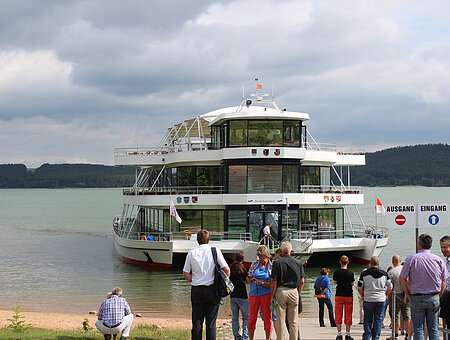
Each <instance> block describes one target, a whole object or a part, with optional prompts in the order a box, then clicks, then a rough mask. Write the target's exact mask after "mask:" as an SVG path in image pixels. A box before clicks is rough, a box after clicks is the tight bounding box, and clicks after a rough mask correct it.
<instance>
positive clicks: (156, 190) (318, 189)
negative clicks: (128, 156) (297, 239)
mask: <svg viewBox="0 0 450 340" xmlns="http://www.w3.org/2000/svg"><path fill="white" fill-rule="evenodd" d="M225 193H226V192H225V187H224V186H179V187H153V188H152V189H151V190H150V188H127V189H123V194H124V195H183V194H184V195H204V194H225ZM276 193H279V192H267V194H276ZM292 193H293V192H285V194H292ZM298 193H300V194H334V195H335V194H360V193H362V187H360V186H346V187H344V186H331V185H303V186H302V187H301V188H300V190H299V192H298ZM252 194H261V192H253V193H252ZM329 199H330V200H338V198H337V197H333V198H331V197H330V198H329Z"/></svg>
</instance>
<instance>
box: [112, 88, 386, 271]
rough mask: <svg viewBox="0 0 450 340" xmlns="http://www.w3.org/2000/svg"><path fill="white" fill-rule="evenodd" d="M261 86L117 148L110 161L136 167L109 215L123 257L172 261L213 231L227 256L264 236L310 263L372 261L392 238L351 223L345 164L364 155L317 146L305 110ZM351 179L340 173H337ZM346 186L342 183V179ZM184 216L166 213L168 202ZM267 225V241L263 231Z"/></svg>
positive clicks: (249, 251) (158, 263)
mask: <svg viewBox="0 0 450 340" xmlns="http://www.w3.org/2000/svg"><path fill="white" fill-rule="evenodd" d="M267 98H268V95H267V94H262V93H260V92H259V90H257V91H256V93H255V94H252V95H251V96H250V99H243V100H242V103H241V104H240V105H239V106H237V107H228V108H224V109H220V110H216V111H212V112H209V113H206V114H203V115H200V116H198V117H196V118H192V119H189V120H186V121H184V122H182V123H180V124H177V125H175V126H173V127H171V128H169V129H168V130H167V131H166V133H165V135H164V137H163V139H162V140H161V142H160V143H159V145H158V146H156V147H139V148H117V149H116V150H115V157H114V158H115V165H116V166H133V167H135V168H136V180H135V183H134V186H133V187H132V188H129V189H125V190H123V199H124V206H123V211H122V214H121V216H118V217H117V218H116V219H115V221H114V228H113V230H114V244H115V249H116V252H117V254H118V255H119V256H120V257H121V258H122V259H123V260H124V261H125V262H129V263H133V264H137V265H142V266H153V267H172V265H173V264H175V263H177V262H180V263H182V261H183V259H184V257H185V256H186V254H187V252H188V251H189V250H190V249H193V248H194V247H196V246H197V242H196V239H195V238H196V232H197V231H198V230H200V229H207V230H209V231H210V232H211V245H212V246H217V247H219V248H220V249H221V250H222V252H223V254H224V256H225V257H226V258H232V257H234V254H235V253H236V251H238V250H242V251H244V252H245V255H246V260H247V261H248V262H250V261H253V260H254V259H255V258H256V248H257V247H258V245H259V244H260V243H261V242H267V241H269V245H270V246H271V247H272V250H273V249H274V248H276V247H277V246H278V244H279V243H280V242H281V241H283V240H290V241H291V243H292V244H293V248H294V255H295V256H296V257H297V258H300V259H301V260H302V261H306V260H307V259H308V258H309V257H310V256H311V255H312V254H313V255H312V256H313V257H312V259H314V258H317V257H318V256H320V255H325V256H326V258H327V262H330V255H331V254H332V255H336V256H339V255H341V254H344V253H345V254H347V255H350V256H351V257H352V258H353V259H356V260H357V261H358V262H360V263H368V260H369V259H370V257H371V256H372V255H379V254H380V253H381V250H382V249H383V247H384V246H386V244H387V241H388V235H387V232H386V230H385V229H384V228H375V227H369V226H367V225H364V223H363V222H362V221H361V222H360V224H358V225H357V224H352V223H351V222H350V221H349V220H348V216H347V214H346V210H345V209H346V207H347V206H350V205H359V204H363V203H364V195H363V193H362V190H361V188H360V187H354V186H350V170H349V169H350V166H359V165H364V164H365V155H364V154H363V153H355V152H352V153H346V152H343V151H341V150H338V149H337V148H336V147H335V146H333V145H329V144H319V143H316V142H315V140H314V139H313V137H312V136H311V134H310V133H309V131H308V130H307V127H306V125H305V122H306V121H307V120H308V119H309V115H308V114H307V113H301V112H293V111H287V110H286V109H283V110H281V109H279V107H278V106H277V104H276V103H275V101H274V100H273V99H267ZM343 169H344V170H345V171H346V173H347V176H345V177H347V178H342V177H343V176H342V175H340V174H342V170H343ZM344 182H346V183H344ZM171 201H172V202H173V203H174V205H175V206H176V209H177V212H178V214H179V216H180V217H181V219H182V222H181V224H179V223H177V222H176V221H175V219H174V218H173V217H172V216H171V215H170V202H171ZM269 223H270V224H271V225H272V226H271V239H270V240H267V239H266V240H264V239H263V240H262V239H261V232H260V230H261V227H263V226H266V225H268V224H269Z"/></svg>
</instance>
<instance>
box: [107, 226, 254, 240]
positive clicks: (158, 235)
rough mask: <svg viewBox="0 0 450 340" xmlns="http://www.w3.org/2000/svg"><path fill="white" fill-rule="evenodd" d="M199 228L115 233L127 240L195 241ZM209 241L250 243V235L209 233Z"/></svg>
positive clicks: (241, 233)
mask: <svg viewBox="0 0 450 340" xmlns="http://www.w3.org/2000/svg"><path fill="white" fill-rule="evenodd" d="M198 230H200V228H195V230H189V229H186V231H172V232H162V231H146V232H136V231H131V232H127V231H121V230H120V227H115V228H114V231H115V233H116V234H117V235H118V236H120V237H122V238H126V239H128V240H141V241H150V242H151V241H159V242H164V241H174V240H196V239H197V231H198ZM209 234H210V240H211V241H224V240H233V241H235V240H238V241H251V239H252V234H251V233H248V232H244V231H224V232H215V231H210V232H209Z"/></svg>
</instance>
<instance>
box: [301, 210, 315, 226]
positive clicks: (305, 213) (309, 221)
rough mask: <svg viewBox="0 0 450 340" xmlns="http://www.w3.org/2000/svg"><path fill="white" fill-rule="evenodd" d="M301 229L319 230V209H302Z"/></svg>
mask: <svg viewBox="0 0 450 340" xmlns="http://www.w3.org/2000/svg"><path fill="white" fill-rule="evenodd" d="M300 230H301V231H307V230H310V231H317V209H302V210H300Z"/></svg>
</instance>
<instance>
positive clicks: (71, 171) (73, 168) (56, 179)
mask: <svg viewBox="0 0 450 340" xmlns="http://www.w3.org/2000/svg"><path fill="white" fill-rule="evenodd" d="M133 182H134V168H132V167H114V166H106V165H95V164H43V165H41V166H40V167H39V168H37V169H35V170H32V171H29V170H27V168H26V167H25V165H23V164H3V165H0V188H69V187H70V188H112V187H130V186H132V185H133Z"/></svg>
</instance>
